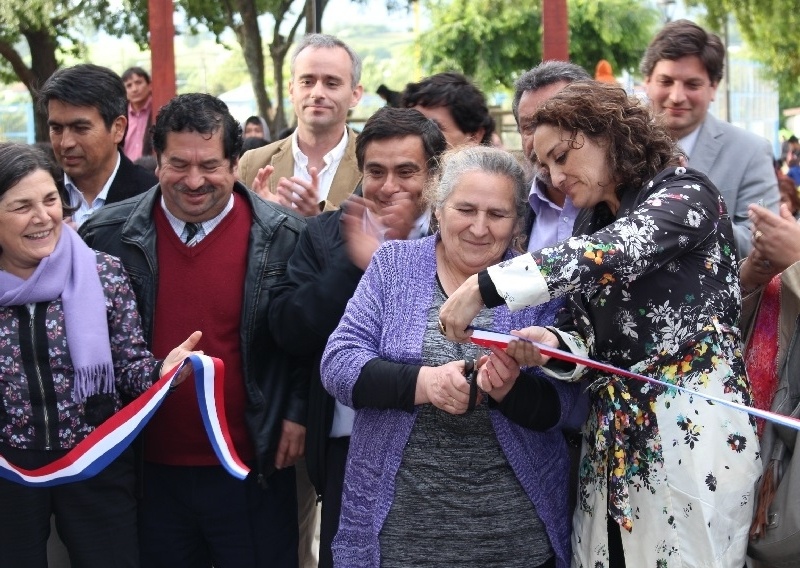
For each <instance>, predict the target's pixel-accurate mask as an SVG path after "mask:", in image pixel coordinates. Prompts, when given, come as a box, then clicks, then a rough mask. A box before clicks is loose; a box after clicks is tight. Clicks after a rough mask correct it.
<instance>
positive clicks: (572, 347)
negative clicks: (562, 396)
mask: <svg viewBox="0 0 800 568" xmlns="http://www.w3.org/2000/svg"><path fill="white" fill-rule="evenodd" d="M547 329H548V330H549V331H551V332H553V333H555V334H556V335H557V336H558V337H559V338H560V339H561V341H563V342H564V343H566V344H567V347H568V348H569V352H570V353H572V354H574V355H580V356H581V357H588V353H587V352H586V350H585V349H584V348H583V346H582V345H581V344H580V343H578V342H577V341H575V338H574V337H573V336H572V334H571V333H565V332H563V331H561V330H560V329H558V328H557V327H552V326H547ZM539 368H540V369H541V370H542V371H544V373H545V374H546V375H548V376H550V377H553V378H554V379H558V380H560V381H566V382H568V383H571V382H575V381H579V380H580V378H581V376H582V375H583V371H584V370H585V369H586V365H581V364H580V363H575V368H574V369H573V370H571V371H559V370H556V369H550V368H548V367H547V366H544V367H539Z"/></svg>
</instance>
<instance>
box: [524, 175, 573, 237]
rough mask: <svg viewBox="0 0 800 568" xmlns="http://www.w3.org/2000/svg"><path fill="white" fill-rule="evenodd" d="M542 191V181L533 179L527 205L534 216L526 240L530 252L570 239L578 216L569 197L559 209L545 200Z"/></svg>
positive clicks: (545, 196)
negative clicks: (528, 236) (528, 204)
mask: <svg viewBox="0 0 800 568" xmlns="http://www.w3.org/2000/svg"><path fill="white" fill-rule="evenodd" d="M544 190H545V187H544V183H543V182H542V180H540V179H539V178H533V184H532V185H531V192H530V194H529V196H528V203H530V206H531V209H532V210H533V213H534V215H535V216H536V218H535V219H534V220H533V228H532V229H531V234H530V238H529V239H528V250H529V251H531V252H533V251H536V250H539V249H542V248H544V247H546V246H550V245H554V244H556V243H557V242H560V241H563V240H564V239H568V238H569V237H571V236H572V226H573V225H574V224H575V217H577V216H578V208H577V207H575V206H574V205H573V204H572V201H570V199H569V197H565V198H564V206H563V207H560V206H558V205H556V204H555V203H553V202H552V201H550V199H548V198H547V195H546V194H545V191H544Z"/></svg>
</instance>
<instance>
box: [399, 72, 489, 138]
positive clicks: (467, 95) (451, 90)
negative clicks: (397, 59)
mask: <svg viewBox="0 0 800 568" xmlns="http://www.w3.org/2000/svg"><path fill="white" fill-rule="evenodd" d="M403 106H404V107H406V108H413V107H415V106H424V107H432V108H435V107H445V108H447V109H448V110H449V111H450V115H451V116H452V117H453V120H454V121H455V123H456V124H457V125H458V128H459V129H460V130H461V131H462V132H465V133H467V134H474V133H475V132H477V131H478V130H480V129H481V128H483V138H482V139H481V144H491V142H492V133H493V132H494V128H495V126H494V119H493V118H492V115H491V114H489V107H488V106H487V105H486V97H484V95H483V93H482V92H481V90H480V89H478V87H476V86H475V85H473V84H472V82H470V80H469V79H467V78H466V77H465V76H464V75H462V74H460V73H437V74H436V75H431V76H430V77H426V78H425V79H423V80H422V81H420V82H419V83H409V84H408V85H406V89H405V91H403Z"/></svg>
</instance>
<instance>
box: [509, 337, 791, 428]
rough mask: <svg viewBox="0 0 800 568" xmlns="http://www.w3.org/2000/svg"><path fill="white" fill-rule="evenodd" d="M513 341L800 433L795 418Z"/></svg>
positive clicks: (563, 352)
mask: <svg viewBox="0 0 800 568" xmlns="http://www.w3.org/2000/svg"><path fill="white" fill-rule="evenodd" d="M515 339H521V340H523V341H528V342H530V343H532V344H533V345H535V346H536V347H538V348H539V351H541V352H542V353H543V354H544V355H548V356H549V357H555V358H556V359H560V360H562V361H567V362H569V363H577V364H579V365H585V366H586V367H591V368H592V369H597V370H599V371H605V372H607V373H611V374H614V375H620V376H623V377H628V378H630V379H636V380H638V381H645V382H648V383H651V384H654V385H661V386H663V387H666V388H667V389H675V390H678V391H680V392H683V393H686V394H690V395H692V396H699V397H701V398H704V399H706V400H710V401H713V402H716V403H717V404H721V405H723V406H727V407H728V408H734V409H736V410H741V411H742V412H746V413H748V414H751V415H753V416H756V417H758V418H763V419H764V420H769V421H770V422H774V423H776V424H780V425H782V426H787V427H788V428H792V429H794V430H798V431H800V420H799V419H797V418H792V417H791V416H784V415H783V414H777V413H776V412H770V411H768V410H761V409H759V408H753V407H752V406H747V405H746V404H741V403H739V402H734V401H732V400H725V399H723V398H719V397H716V396H714V395H710V394H704V393H701V392H698V391H696V390H692V389H687V388H686V387H682V386H678V385H673V384H671V383H668V382H666V381H660V380H658V379H654V378H652V377H647V376H645V375H640V374H639V373H634V372H633V371H628V370H626V369H621V368H619V367H615V366H613V365H609V364H607V363H601V362H599V361H595V360H593V359H589V358H588V357H583V356H581V355H576V354H575V353H570V352H568V351H562V350H561V349H556V348H555V347H550V346H549V345H545V344H544V343H539V342H538V341H532V340H530V339H525V338H523V337H516V336H515Z"/></svg>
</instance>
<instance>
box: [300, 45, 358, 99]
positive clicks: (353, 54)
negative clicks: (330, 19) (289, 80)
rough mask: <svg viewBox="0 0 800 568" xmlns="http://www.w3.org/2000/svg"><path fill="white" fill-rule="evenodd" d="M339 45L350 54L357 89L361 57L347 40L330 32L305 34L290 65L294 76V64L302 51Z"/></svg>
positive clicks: (354, 86) (353, 83)
mask: <svg viewBox="0 0 800 568" xmlns="http://www.w3.org/2000/svg"><path fill="white" fill-rule="evenodd" d="M337 47H340V48H342V49H344V50H345V51H346V52H347V55H349V56H350V63H351V64H352V68H353V76H352V77H351V80H352V87H353V88H354V89H355V88H356V87H357V86H358V84H359V83H360V82H361V58H360V57H359V56H358V54H357V53H356V52H355V51H353V50H352V49H351V48H350V46H349V45H347V44H346V43H345V42H343V41H342V40H340V39H339V38H337V37H334V36H332V35H328V34H306V35H305V36H303V39H302V40H300V43H298V44H297V47H296V48H295V50H294V53H293V54H292V61H291V65H290V69H291V73H292V77H294V65H295V62H296V61H297V56H298V55H300V52H301V51H303V50H304V49H306V48H311V49H335V48H337Z"/></svg>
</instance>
